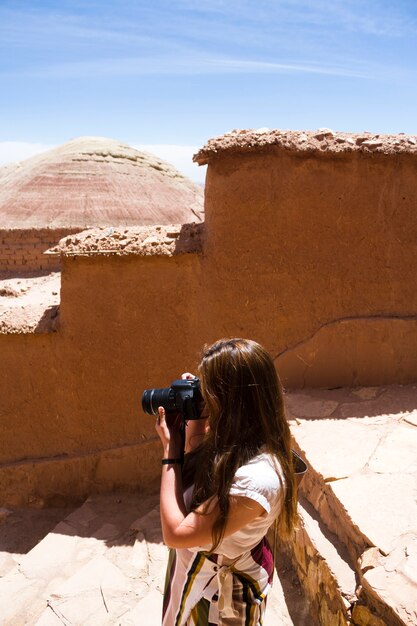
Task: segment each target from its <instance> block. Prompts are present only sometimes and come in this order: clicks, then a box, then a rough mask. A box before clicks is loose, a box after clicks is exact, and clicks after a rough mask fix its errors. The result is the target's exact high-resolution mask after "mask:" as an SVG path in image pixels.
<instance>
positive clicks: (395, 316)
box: [273, 313, 417, 367]
mask: <svg viewBox="0 0 417 626" xmlns="http://www.w3.org/2000/svg"><path fill="white" fill-rule="evenodd" d="M379 320H401V321H417V313H410V314H402V313H391V314H388V313H374V314H373V315H350V316H345V317H338V318H336V319H333V320H329V321H328V322H324V323H323V324H321V325H320V326H319V327H318V328H316V329H315V330H314V331H313V332H312V333H310V334H309V335H308V336H307V337H304V338H303V339H300V341H297V342H296V343H294V344H293V345H291V346H288V347H287V348H284V350H281V352H278V354H276V355H275V356H274V357H273V360H274V361H275V360H276V359H279V358H280V357H282V356H284V355H285V354H287V352H291V351H292V350H295V349H296V348H298V347H300V346H302V345H303V344H305V343H307V342H308V341H310V339H313V337H315V335H317V333H319V332H320V331H321V330H322V329H323V328H326V327H328V326H333V325H336V324H339V323H340V322H350V321H371V322H372V321H379ZM299 358H300V359H301V360H302V361H303V362H304V363H305V364H306V366H307V367H310V364H308V363H307V362H306V361H304V359H302V358H301V357H299Z"/></svg>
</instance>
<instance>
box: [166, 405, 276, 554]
mask: <svg viewBox="0 0 417 626" xmlns="http://www.w3.org/2000/svg"><path fill="white" fill-rule="evenodd" d="M158 411H159V417H158V420H157V424H156V430H157V432H158V434H159V436H160V438H161V441H162V446H163V456H164V458H174V459H175V458H178V457H179V456H180V452H181V450H180V447H181V443H180V438H179V437H177V436H176V433H172V434H171V433H170V431H169V429H168V427H167V425H166V421H165V410H164V409H163V408H162V407H159V409H158ZM160 506H161V524H162V534H163V537H164V542H165V543H166V545H167V546H169V547H171V548H193V547H197V546H203V545H207V544H211V543H212V530H213V525H214V523H215V521H216V520H217V518H218V516H219V507H218V504H217V502H216V501H215V500H213V501H212V502H211V503H210V504H209V507H208V512H206V513H205V514H201V513H202V511H203V510H205V508H206V507H205V504H202V505H201V506H200V507H199V508H198V509H197V511H196V512H192V513H189V514H188V515H187V512H186V509H185V504H184V498H183V491H182V478H181V466H180V465H178V464H174V465H163V466H162V477H161V499H160ZM264 512H265V509H264V508H263V507H262V506H261V505H260V504H259V503H258V502H256V501H255V500H252V499H251V498H247V497H244V496H231V497H230V509H229V515H228V520H227V524H226V528H225V535H224V536H225V537H227V536H228V535H231V534H233V533H234V532H236V531H237V530H240V528H243V526H246V524H249V523H250V522H251V521H252V520H254V519H255V518H257V517H259V516H260V515H262V514H263V513H264Z"/></svg>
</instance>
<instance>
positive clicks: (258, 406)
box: [156, 339, 297, 626]
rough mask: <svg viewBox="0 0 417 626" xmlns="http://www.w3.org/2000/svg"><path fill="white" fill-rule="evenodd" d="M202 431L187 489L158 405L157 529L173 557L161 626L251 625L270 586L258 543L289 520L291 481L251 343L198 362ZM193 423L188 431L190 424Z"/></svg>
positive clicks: (268, 564)
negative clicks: (204, 422)
mask: <svg viewBox="0 0 417 626" xmlns="http://www.w3.org/2000/svg"><path fill="white" fill-rule="evenodd" d="M199 377H200V382H201V391H202V394H203V398H204V402H205V411H206V413H207V427H206V432H205V434H204V438H203V441H202V443H201V445H200V447H199V456H198V461H197V469H196V473H195V477H194V485H193V486H192V488H191V489H185V490H184V485H183V478H182V472H181V465H180V463H181V461H180V458H181V438H180V436H179V435H178V433H177V432H176V431H175V430H173V429H171V430H170V429H169V428H168V426H167V424H166V419H165V411H164V409H163V408H162V407H159V409H158V412H159V415H158V419H157V424H156V430H157V432H158V434H159V436H160V438H161V442H162V446H163V461H162V463H163V465H162V479H161V523H162V532H163V537H164V541H165V543H166V544H167V545H168V546H170V547H171V548H175V550H172V551H171V558H170V564H169V566H168V576H167V585H166V590H165V597H164V609H163V625H164V626H182V625H187V626H191V625H196V626H210V625H212V624H222V625H228V626H232V625H233V626H234V625H238V624H239V625H241V624H245V625H251V626H252V625H256V626H257V625H258V624H261V623H262V616H263V613H264V610H265V605H266V596H267V593H268V590H269V587H270V583H271V581H272V573H273V555H272V552H271V549H270V547H269V545H268V543H267V541H266V539H265V535H266V532H267V530H268V528H269V527H270V526H271V525H272V524H273V522H274V521H275V519H276V518H277V516H278V515H279V527H280V532H282V533H289V532H290V531H291V529H292V527H293V525H294V523H295V519H296V506H297V505H296V497H297V495H296V484H295V477H294V469H293V463H292V454H291V446H290V432H289V428H288V424H287V421H286V419H285V415H284V407H283V398H282V388H281V384H280V381H279V379H278V376H277V373H276V371H275V367H274V363H273V361H272V359H271V357H270V355H269V354H268V353H267V352H266V350H264V348H262V346H260V345H259V344H258V343H256V342H254V341H250V340H247V339H222V340H220V341H217V342H216V343H214V344H213V345H212V346H210V347H208V348H206V349H205V350H204V352H203V358H202V361H201V363H200V366H199ZM194 427H195V425H194Z"/></svg>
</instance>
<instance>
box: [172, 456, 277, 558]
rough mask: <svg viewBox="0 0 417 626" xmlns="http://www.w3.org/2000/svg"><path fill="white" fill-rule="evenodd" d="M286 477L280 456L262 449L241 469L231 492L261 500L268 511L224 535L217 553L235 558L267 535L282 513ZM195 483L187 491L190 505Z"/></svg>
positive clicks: (207, 547) (259, 501)
mask: <svg viewBox="0 0 417 626" xmlns="http://www.w3.org/2000/svg"><path fill="white" fill-rule="evenodd" d="M284 485H285V483H284V477H283V474H282V469H281V466H280V463H279V461H278V459H277V458H276V457H275V456H274V455H272V454H268V453H266V452H262V453H260V454H258V455H257V456H255V457H254V458H253V459H251V460H250V461H249V462H248V463H247V464H246V465H242V466H241V467H239V469H238V470H237V472H236V474H235V476H234V479H233V482H232V486H231V488H230V492H229V493H230V495H231V496H245V497H246V498H251V499H252V500H255V501H256V502H258V503H259V504H260V505H261V506H262V507H263V509H264V513H263V514H262V515H260V516H259V517H257V518H256V519H254V520H253V521H252V522H250V523H249V524H247V525H246V526H243V528H241V529H240V530H238V531H237V532H235V533H233V534H232V535H229V537H226V538H224V539H223V540H222V541H221V543H220V544H219V545H218V546H217V548H216V553H218V554H222V555H224V556H226V557H227V558H229V559H235V558H236V557H238V556H239V555H241V554H243V553H244V552H248V551H250V550H252V548H254V547H255V546H256V545H257V544H258V543H259V542H260V540H261V539H262V537H264V536H265V535H266V533H267V531H268V528H269V527H270V526H271V525H272V524H273V523H274V521H275V519H276V517H277V516H278V514H279V512H280V510H281V507H282V500H283V492H284ZM191 492H192V487H191V488H190V489H187V490H186V492H185V493H184V500H185V503H186V506H187V505H188V500H189V499H190V496H191ZM210 548H211V545H207V546H199V547H198V548H194V549H193V551H194V550H198V551H200V550H202V551H208V550H210Z"/></svg>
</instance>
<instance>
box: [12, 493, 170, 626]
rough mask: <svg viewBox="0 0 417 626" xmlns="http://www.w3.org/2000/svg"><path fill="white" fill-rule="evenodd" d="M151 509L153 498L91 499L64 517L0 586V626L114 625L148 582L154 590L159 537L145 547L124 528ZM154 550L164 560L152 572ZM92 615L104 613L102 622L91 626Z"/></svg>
mask: <svg viewBox="0 0 417 626" xmlns="http://www.w3.org/2000/svg"><path fill="white" fill-rule="evenodd" d="M156 502H157V498H156V497H148V498H144V497H141V496H139V495H137V494H123V495H120V494H117V495H113V496H96V497H92V498H90V499H89V500H87V501H86V502H85V503H84V504H83V505H82V506H81V507H80V508H79V509H77V510H76V511H74V512H73V513H71V514H70V515H69V516H67V517H66V519H65V520H64V521H63V522H61V523H59V524H58V525H57V526H56V527H55V529H54V530H53V532H51V533H49V534H48V535H47V536H46V537H45V538H44V539H43V540H42V541H41V542H40V543H39V544H38V545H36V546H35V547H34V548H33V549H32V550H31V551H30V552H29V553H28V554H26V555H24V556H22V558H21V559H20V562H19V565H17V566H16V567H15V568H14V569H13V570H12V571H11V572H9V573H8V574H7V575H6V576H4V577H3V578H2V579H1V580H0V615H1V624H2V626H28V625H35V624H37V623H38V622H39V624H43V623H45V624H46V623H50V622H51V620H52V622H51V623H53V620H54V619H56V620H61V621H60V622H59V623H60V624H62V621H64V623H65V619H67V620H70V622H72V623H75V624H83V626H84V625H86V626H87V625H88V624H94V625H96V624H100V623H106V624H107V623H110V621H109V619H110V617H111V618H113V617H115V619H117V618H118V617H119V616H120V615H122V614H124V613H127V612H128V610H130V609H131V608H133V607H134V606H136V604H137V603H138V600H139V599H140V598H141V597H144V596H145V595H146V594H147V591H148V586H149V580H151V581H152V582H153V580H152V577H149V570H150V569H151V567H152V566H150V563H153V567H154V568H156V569H157V571H158V572H159V570H161V567H162V560H163V559H165V554H166V549H165V548H164V546H162V545H161V544H160V543H159V541H160V535H159V537H158V543H155V544H154V545H150V544H149V543H148V542H146V541H145V540H142V541H141V540H140V539H141V538H139V539H138V540H137V531H136V530H135V529H131V528H130V526H131V524H132V522H134V521H135V519H137V518H138V517H140V513H141V511H142V514H143V513H147V512H148V511H149V509H150V508H151V509H152V508H154V507H155V505H156ZM155 518H159V515H158V512H157V511H156V512H155ZM161 550H163V552H164V555H163V559H162V557H161V560H160V564H159V567H155V562H156V561H157V560H158V552H160V551H161ZM142 573H146V581H145V580H144V576H141V574H142ZM138 574H139V575H138ZM106 596H107V600H106ZM78 605H79V606H78ZM81 609H82V615H83V616H82V617H81V616H80V615H79V613H80V610H81ZM93 610H94V611H97V614H99V612H100V611H101V612H102V613H104V616H105V619H106V621H103V622H101V621H97V619H96V617H97V614H96V615H95V616H92V611H93ZM66 612H67V613H68V615H66ZM84 616H85V619H84ZM90 616H91V618H92V621H91V620H90ZM89 620H90V621H89ZM112 623H114V620H113V622H112Z"/></svg>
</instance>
